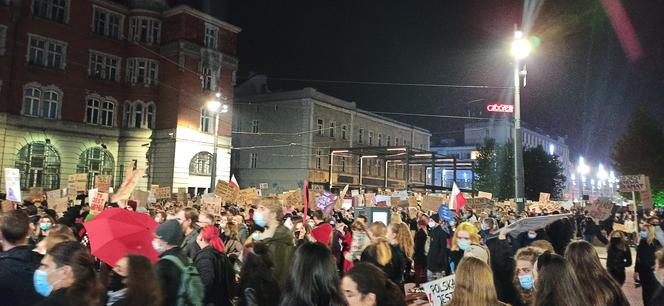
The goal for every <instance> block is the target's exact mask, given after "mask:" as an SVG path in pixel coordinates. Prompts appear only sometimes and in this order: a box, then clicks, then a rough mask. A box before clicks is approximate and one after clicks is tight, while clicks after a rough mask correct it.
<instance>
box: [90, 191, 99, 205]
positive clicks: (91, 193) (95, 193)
mask: <svg viewBox="0 0 664 306" xmlns="http://www.w3.org/2000/svg"><path fill="white" fill-rule="evenodd" d="M97 192H99V190H97V189H90V190H88V201H89V202H92V199H94V198H95V196H97Z"/></svg>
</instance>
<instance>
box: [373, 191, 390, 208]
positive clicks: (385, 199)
mask: <svg viewBox="0 0 664 306" xmlns="http://www.w3.org/2000/svg"><path fill="white" fill-rule="evenodd" d="M391 203H392V198H391V197H390V196H388V195H383V194H378V195H376V206H377V207H387V205H390V204H391Z"/></svg>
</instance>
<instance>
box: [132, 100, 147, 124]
mask: <svg viewBox="0 0 664 306" xmlns="http://www.w3.org/2000/svg"><path fill="white" fill-rule="evenodd" d="M143 109H144V105H143V102H141V101H136V102H134V112H133V116H132V119H133V120H132V123H133V124H132V127H134V128H141V127H142V126H143Z"/></svg>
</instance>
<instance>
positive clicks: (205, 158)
mask: <svg viewBox="0 0 664 306" xmlns="http://www.w3.org/2000/svg"><path fill="white" fill-rule="evenodd" d="M189 174H190V175H203V176H207V175H212V153H210V152H198V153H197V154H196V155H194V157H193V158H192V159H191V162H189Z"/></svg>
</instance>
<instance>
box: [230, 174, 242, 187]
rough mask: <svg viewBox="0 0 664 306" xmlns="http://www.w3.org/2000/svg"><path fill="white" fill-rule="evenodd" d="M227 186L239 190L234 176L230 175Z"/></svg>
mask: <svg viewBox="0 0 664 306" xmlns="http://www.w3.org/2000/svg"><path fill="white" fill-rule="evenodd" d="M228 186H231V187H235V188H237V189H240V184H238V183H237V180H236V179H235V174H233V175H231V181H230V182H228Z"/></svg>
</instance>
